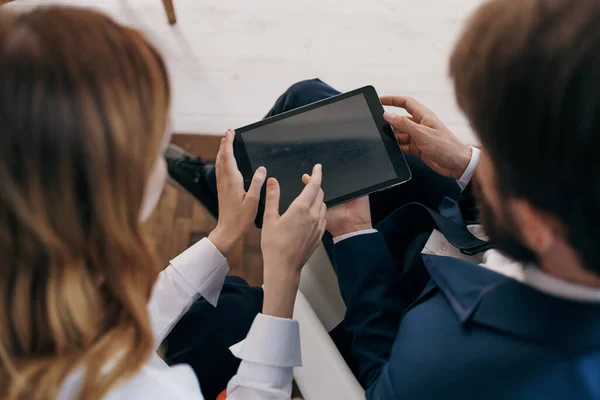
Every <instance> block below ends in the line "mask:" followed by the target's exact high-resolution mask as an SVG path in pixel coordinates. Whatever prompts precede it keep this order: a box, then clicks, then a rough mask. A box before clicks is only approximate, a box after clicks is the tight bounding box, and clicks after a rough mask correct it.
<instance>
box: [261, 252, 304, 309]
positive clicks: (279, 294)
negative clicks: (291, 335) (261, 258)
mask: <svg viewBox="0 0 600 400" xmlns="http://www.w3.org/2000/svg"><path fill="white" fill-rule="evenodd" d="M299 285H300V270H296V269H294V270H291V271H290V269H286V266H285V265H282V264H278V265H274V266H273V268H271V267H270V266H269V265H268V264H266V263H265V274H264V300H263V314H265V315H271V316H274V317H280V318H292V316H293V313H294V303H295V302H296V292H297V291H298V287H299Z"/></svg>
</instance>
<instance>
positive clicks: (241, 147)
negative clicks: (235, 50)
mask: <svg viewBox="0 0 600 400" xmlns="http://www.w3.org/2000/svg"><path fill="white" fill-rule="evenodd" d="M383 111H384V110H383V106H382V105H381V102H380V101H379V96H378V95H377V92H376V91H375V89H374V88H373V87H372V86H366V87H363V88H361V89H356V90H353V91H351V92H348V93H344V94H340V95H338V96H335V97H331V98H328V99H326V100H322V101H319V102H316V103H313V104H309V105H307V106H304V107H301V108H298V109H295V110H292V111H289V112H286V113H283V114H279V115H276V116H274V117H271V118H267V119H265V120H262V121H260V122H256V123H254V124H251V125H248V126H244V127H242V128H238V129H236V131H235V132H236V135H235V140H234V153H235V157H236V160H237V163H238V167H239V169H240V171H241V172H242V175H243V176H244V181H245V185H246V189H248V187H249V186H250V182H251V180H252V175H253V174H254V171H256V169H257V168H258V167H260V166H264V167H266V168H267V175H268V176H269V177H271V176H272V177H275V178H277V180H278V181H279V184H280V187H281V202H280V211H281V213H284V212H285V211H286V210H287V208H288V207H289V205H290V204H291V203H292V201H293V200H294V199H295V198H296V197H297V196H298V195H299V194H300V192H301V191H302V189H303V188H304V184H303V183H302V180H301V178H302V175H303V174H305V173H308V174H310V173H311V171H312V168H313V166H314V165H315V164H317V163H320V164H322V165H323V183H322V188H323V191H324V192H325V204H327V206H328V207H331V206H335V205H337V204H340V203H343V202H346V201H348V200H351V199H354V198H356V197H360V196H364V195H367V194H369V193H372V192H375V191H378V190H383V189H386V188H388V187H390V186H394V185H398V184H400V183H403V182H406V181H408V180H409V179H410V177H411V173H410V170H409V169H408V166H407V165H406V160H405V159H404V156H403V154H402V151H401V150H400V147H399V146H398V143H397V142H396V138H395V137H394V134H393V132H392V128H391V127H390V125H389V124H388V123H387V122H386V121H385V120H384V119H383ZM263 189H264V188H263ZM263 211H264V191H263V196H262V199H261V202H260V205H259V212H258V215H257V218H256V224H257V226H259V227H260V226H261V225H262V214H263Z"/></svg>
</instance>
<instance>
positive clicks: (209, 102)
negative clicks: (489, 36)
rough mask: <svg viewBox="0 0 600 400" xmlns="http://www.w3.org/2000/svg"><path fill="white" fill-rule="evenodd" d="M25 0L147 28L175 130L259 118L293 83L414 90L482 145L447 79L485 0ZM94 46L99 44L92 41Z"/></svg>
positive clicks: (210, 129) (214, 128)
mask: <svg viewBox="0 0 600 400" xmlns="http://www.w3.org/2000/svg"><path fill="white" fill-rule="evenodd" d="M174 2H175V7H176V11H177V17H178V24H177V25H176V26H175V27H171V26H169V25H168V24H167V21H166V16H165V13H164V9H163V6H162V2H161V0H59V1H50V0H17V2H15V3H12V4H11V5H9V7H13V8H26V7H29V6H32V5H39V4H50V3H62V4H77V5H85V6H93V7H97V8H99V9H102V10H104V11H105V12H107V13H109V14H110V15H112V16H114V17H115V18H117V19H118V20H120V21H122V22H125V23H128V24H131V25H133V26H135V27H137V28H139V29H141V30H143V31H144V32H146V33H147V35H148V36H150V38H151V39H152V40H153V41H154V42H155V43H156V44H157V45H158V46H159V47H160V48H161V49H162V51H163V53H164V55H165V57H166V59H167V61H168V64H169V68H170V74H171V77H172V81H173V89H174V100H173V111H172V114H173V122H174V129H175V131H176V132H189V133H214V134H222V133H223V132H225V130H226V129H227V128H228V127H232V128H235V127H238V126H241V125H245V124H247V123H250V122H253V121H255V120H257V119H260V118H261V117H262V116H263V115H264V114H265V113H266V112H267V111H268V109H269V108H270V107H271V105H272V104H273V102H274V101H275V99H276V98H277V96H278V95H279V94H280V93H281V92H282V91H283V90H285V89H286V88H287V87H288V86H289V85H290V84H292V83H294V82H295V81H298V80H301V79H306V78H313V77H320V78H321V79H323V80H324V81H326V82H328V83H330V84H331V85H332V86H334V87H336V88H337V89H339V90H341V91H346V90H350V89H354V88H356V87H359V86H363V85H366V84H372V85H374V86H375V88H376V89H377V90H378V92H379V93H380V94H408V95H411V96H414V97H416V98H417V99H419V100H420V101H421V102H423V103H425V104H426V105H427V106H429V107H430V108H432V109H433V110H434V111H436V112H437V113H438V115H439V116H440V117H441V118H442V120H443V121H445V122H446V124H448V125H449V126H450V128H451V129H452V130H453V131H454V132H455V133H456V134H457V135H458V136H460V137H461V138H462V139H463V140H465V141H466V142H469V143H473V142H474V138H473V135H472V133H471V130H470V129H469V127H468V125H467V123H466V121H465V119H464V118H463V116H462V115H461V114H460V112H459V110H458V109H457V107H456V105H455V102H454V96H453V93H452V87H451V85H450V82H449V80H448V77H447V76H448V73H447V70H448V68H447V64H448V57H449V54H450V51H451V49H452V45H453V43H454V41H455V39H456V37H457V35H458V33H459V32H460V29H461V27H462V25H463V23H464V21H465V19H466V17H467V16H468V15H469V13H470V12H471V11H472V10H473V9H474V7H476V6H477V4H479V3H480V2H481V0H174ZM90 45H93V43H90Z"/></svg>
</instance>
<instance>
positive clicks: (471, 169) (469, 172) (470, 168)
mask: <svg viewBox="0 0 600 400" xmlns="http://www.w3.org/2000/svg"><path fill="white" fill-rule="evenodd" d="M470 147H471V149H473V153H472V154H471V160H470V161H469V165H467V169H465V172H463V174H462V176H461V177H460V178H459V179H458V180H457V181H456V183H458V186H460V190H465V188H466V187H467V185H468V184H469V182H471V179H472V178H473V175H474V174H475V167H477V163H479V153H480V152H481V151H480V150H479V149H478V148H477V147H473V146H470Z"/></svg>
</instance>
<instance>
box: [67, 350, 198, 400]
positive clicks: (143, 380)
mask: <svg viewBox="0 0 600 400" xmlns="http://www.w3.org/2000/svg"><path fill="white" fill-rule="evenodd" d="M81 375H82V374H81V371H78V372H76V373H74V374H73V375H71V376H70V377H69V379H68V380H67V382H66V383H65V385H64V387H63V390H62V392H61V395H60V396H59V399H60V400H71V399H75V398H77V392H78V388H79V383H80V381H81ZM124 399H144V400H159V399H160V400H163V399H169V400H171V399H172V400H179V399H181V400H203V399H204V397H202V393H201V391H200V385H199V384H198V380H197V379H196V375H195V374H194V371H193V370H192V368H190V367H189V366H188V365H183V364H182V365H176V366H173V367H169V366H167V364H166V363H165V362H164V361H163V360H161V359H160V358H159V357H158V355H156V354H153V355H152V356H151V357H150V359H149V360H148V362H147V363H146V364H145V365H144V366H143V367H142V368H141V369H140V370H139V371H138V372H137V373H136V374H135V375H133V376H132V377H130V378H129V379H127V380H126V381H124V382H122V383H121V384H120V385H118V386H116V387H115V388H114V389H112V390H111V391H110V392H108V394H106V395H105V396H104V400H124Z"/></svg>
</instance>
